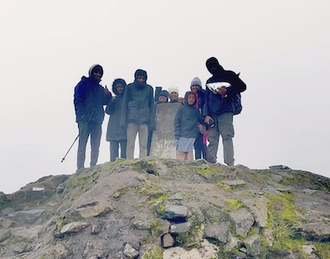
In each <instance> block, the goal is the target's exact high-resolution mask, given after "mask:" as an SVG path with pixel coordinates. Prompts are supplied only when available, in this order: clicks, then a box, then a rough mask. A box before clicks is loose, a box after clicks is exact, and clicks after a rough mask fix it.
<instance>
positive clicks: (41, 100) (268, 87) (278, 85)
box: [0, 0, 330, 193]
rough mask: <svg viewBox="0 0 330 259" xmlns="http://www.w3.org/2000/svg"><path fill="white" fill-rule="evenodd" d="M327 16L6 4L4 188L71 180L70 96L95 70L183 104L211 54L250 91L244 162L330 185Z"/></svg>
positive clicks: (152, 4) (252, 7)
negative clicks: (329, 180) (171, 92)
mask: <svg viewBox="0 0 330 259" xmlns="http://www.w3.org/2000/svg"><path fill="white" fill-rule="evenodd" d="M328 10H330V3H329V1H325V0H324V1H320V0H316V1H308V0H291V1H284V0H276V1H275V0H270V1H261V0H251V1H238V0H232V1H229V0H228V1H222V0H205V1H197V0H189V1H188V0H180V1H178V0H168V1H158V0H112V1H111V0H108V1H106V0H103V1H102V0H94V1H84V0H79V1H78V0H65V1H64V0H57V1H44V0H29V1H26V0H11V1H1V4H0V32H1V40H0V71H1V72H0V75H1V76H0V88H1V94H0V116H1V117H0V118H1V122H0V123H1V124H0V125H1V126H0V191H3V192H5V193H12V192H15V191H17V190H19V188H20V187H22V186H24V185H26V184H27V183H29V182H32V181H36V180H38V179H39V178H41V177H43V176H46V175H59V174H73V173H74V172H75V169H76V168H75V165H76V150H77V145H75V146H74V147H73V149H72V150H71V152H70V153H69V154H68V156H67V158H66V160H65V161H64V162H63V163H61V159H62V157H63V156H64V154H65V153H66V151H67V150H68V148H69V146H70V145H71V143H72V142H73V140H74V139H75V137H76V136H77V133H78V132H77V127H76V123H75V116H74V109H73V88H74V86H75V85H76V84H77V82H78V81H79V80H80V78H81V76H83V75H87V73H88V69H89V67H90V66H91V65H93V64H94V63H99V64H101V65H102V66H103V67H104V72H105V73H104V77H103V80H102V84H103V85H108V87H109V86H111V84H112V82H113V80H114V79H115V78H117V77H122V78H124V79H125V80H126V81H127V82H128V83H129V82H131V81H132V80H133V74H134V71H135V70H136V69H137V68H142V69H145V70H146V71H147V72H148V83H149V84H151V85H153V86H162V87H163V88H165V89H166V88H168V87H170V86H177V87H179V89H180V95H184V92H185V91H187V90H189V86H190V82H191V80H192V79H193V78H194V77H195V76H198V77H200V78H201V80H202V81H203V82H205V81H206V79H207V78H208V77H209V76H210V75H209V73H208V71H207V70H206V68H205V61H206V59H207V58H209V57H211V56H215V57H217V58H218V60H219V61H220V63H221V64H222V65H223V67H224V68H225V69H230V70H234V71H236V72H240V73H241V76H240V77H241V78H242V80H243V81H245V82H246V84H247V87H248V89H247V91H246V92H245V93H244V94H243V97H242V98H243V106H244V108H243V109H244V110H243V112H242V114H241V115H239V116H236V117H235V122H234V123H235V130H236V136H235V139H234V144H235V153H236V154H235V157H236V163H237V164H243V165H245V166H247V167H249V168H251V169H263V168H268V167H269V166H270V165H276V164H284V165H287V166H289V167H291V168H293V169H301V170H306V171H311V172H313V173H317V174H320V175H324V176H327V177H330V169H329V161H330V160H329V154H330V121H329V120H330V116H329V115H330V102H329V94H330V85H329V80H330V76H329V74H330V73H329V68H330V33H329V31H330V16H329V13H328ZM107 122H108V117H106V118H105V122H104V132H103V137H102V144H101V151H100V159H99V163H104V162H107V161H109V143H108V142H106V141H105V126H106V124H107ZM87 158H89V155H88V156H87ZM219 162H221V163H222V162H223V161H222V152H221V150H220V153H219ZM88 163H89V160H88V161H87V163H86V165H88Z"/></svg>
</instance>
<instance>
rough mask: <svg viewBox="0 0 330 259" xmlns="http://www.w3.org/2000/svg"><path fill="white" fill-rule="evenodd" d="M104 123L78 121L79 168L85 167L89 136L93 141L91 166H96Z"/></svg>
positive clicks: (91, 141)
mask: <svg viewBox="0 0 330 259" xmlns="http://www.w3.org/2000/svg"><path fill="white" fill-rule="evenodd" d="M101 125H102V123H97V122H78V129H79V142H78V152H77V169H81V168H84V167H85V159H86V146H87V142H88V138H89V137H90V143H91V160H90V166H91V167H92V166H95V165H96V163H97V160H98V158H99V149H100V144H101V135H102V127H101Z"/></svg>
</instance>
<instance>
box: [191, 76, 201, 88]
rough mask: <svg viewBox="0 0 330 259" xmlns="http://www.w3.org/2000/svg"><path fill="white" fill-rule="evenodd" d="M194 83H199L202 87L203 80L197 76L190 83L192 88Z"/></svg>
mask: <svg viewBox="0 0 330 259" xmlns="http://www.w3.org/2000/svg"><path fill="white" fill-rule="evenodd" d="M193 85H198V86H199V87H200V88H202V81H201V80H200V79H199V77H195V78H194V79H193V80H192V81H191V83H190V88H191V87H192V86H193Z"/></svg>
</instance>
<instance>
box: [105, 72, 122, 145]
mask: <svg viewBox="0 0 330 259" xmlns="http://www.w3.org/2000/svg"><path fill="white" fill-rule="evenodd" d="M119 84H120V85H122V86H123V88H124V91H123V92H122V93H118V91H117V85H119ZM125 88H126V82H125V80H124V79H121V78H117V79H115V80H114V81H113V83H112V92H113V93H114V94H115V96H114V97H113V98H112V99H111V100H110V101H109V103H108V105H107V107H106V108H105V112H106V114H108V115H110V117H109V122H108V128H107V135H106V140H107V141H110V140H117V141H119V140H125V139H127V136H126V129H125V128H122V127H120V125H119V123H120V120H121V109H122V104H123V97H124V92H125Z"/></svg>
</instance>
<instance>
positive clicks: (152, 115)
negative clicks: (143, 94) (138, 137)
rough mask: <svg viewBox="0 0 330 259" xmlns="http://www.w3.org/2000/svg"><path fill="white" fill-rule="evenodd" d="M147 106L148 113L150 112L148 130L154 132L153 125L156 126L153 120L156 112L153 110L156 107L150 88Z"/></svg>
mask: <svg viewBox="0 0 330 259" xmlns="http://www.w3.org/2000/svg"><path fill="white" fill-rule="evenodd" d="M148 106H149V111H150V118H149V125H148V128H149V130H154V129H155V124H156V118H155V117H156V110H155V109H156V105H155V99H154V89H153V88H152V86H150V93H149V98H148Z"/></svg>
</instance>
